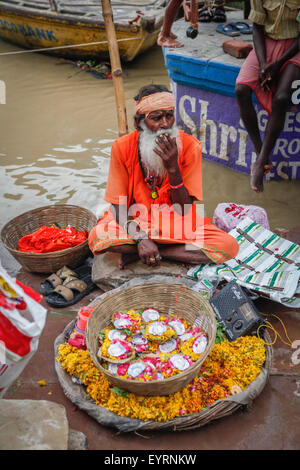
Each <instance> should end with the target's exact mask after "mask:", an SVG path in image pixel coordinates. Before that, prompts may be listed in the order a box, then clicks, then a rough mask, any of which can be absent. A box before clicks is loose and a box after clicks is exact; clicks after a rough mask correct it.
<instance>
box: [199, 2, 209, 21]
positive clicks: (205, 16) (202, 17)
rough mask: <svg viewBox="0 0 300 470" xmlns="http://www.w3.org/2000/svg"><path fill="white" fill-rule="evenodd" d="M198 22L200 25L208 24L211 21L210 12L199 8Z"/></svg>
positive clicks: (204, 8) (205, 8)
mask: <svg viewBox="0 0 300 470" xmlns="http://www.w3.org/2000/svg"><path fill="white" fill-rule="evenodd" d="M198 20H199V21H200V23H210V22H211V21H212V12H211V11H210V10H209V9H208V8H207V7H205V6H204V7H202V8H200V10H199V14H198Z"/></svg>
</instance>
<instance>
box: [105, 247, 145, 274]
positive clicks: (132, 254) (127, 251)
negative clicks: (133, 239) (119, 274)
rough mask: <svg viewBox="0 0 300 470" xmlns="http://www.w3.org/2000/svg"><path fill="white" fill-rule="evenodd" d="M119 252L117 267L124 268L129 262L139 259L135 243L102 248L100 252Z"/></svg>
mask: <svg viewBox="0 0 300 470" xmlns="http://www.w3.org/2000/svg"><path fill="white" fill-rule="evenodd" d="M106 252H110V253H119V254H120V258H119V269H124V268H125V266H126V265H127V264H129V263H133V262H134V261H137V260H138V259H139V255H138V251H137V246H136V245H116V246H112V247H110V248H108V249H107V250H103V251H102V253H106Z"/></svg>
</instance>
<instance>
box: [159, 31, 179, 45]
mask: <svg viewBox="0 0 300 470" xmlns="http://www.w3.org/2000/svg"><path fill="white" fill-rule="evenodd" d="M172 36H174V35H173V34H172V33H171V34H170V36H163V35H162V34H161V33H160V34H159V35H158V38H157V44H158V46H161V47H174V48H179V47H183V46H184V44H183V43H182V42H179V41H176V39H175V38H174V37H172Z"/></svg>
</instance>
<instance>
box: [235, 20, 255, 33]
mask: <svg viewBox="0 0 300 470" xmlns="http://www.w3.org/2000/svg"><path fill="white" fill-rule="evenodd" d="M233 24H234V26H235V27H236V28H237V29H238V31H239V32H240V33H242V34H252V32H253V28H252V26H251V25H250V24H248V23H246V22H245V21H235V22H234V23H233Z"/></svg>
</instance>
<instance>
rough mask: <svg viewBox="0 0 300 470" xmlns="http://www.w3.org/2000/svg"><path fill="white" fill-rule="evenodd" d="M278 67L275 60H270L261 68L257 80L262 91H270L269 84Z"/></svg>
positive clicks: (274, 78)
mask: <svg viewBox="0 0 300 470" xmlns="http://www.w3.org/2000/svg"><path fill="white" fill-rule="evenodd" d="M280 67H281V66H280V63H279V62H277V61H276V62H271V63H270V64H268V65H266V66H265V67H264V68H263V69H262V70H261V73H260V76H259V81H260V85H261V87H262V88H263V89H264V91H270V84H271V82H272V81H274V80H276V78H277V77H278V75H279V71H280Z"/></svg>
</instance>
